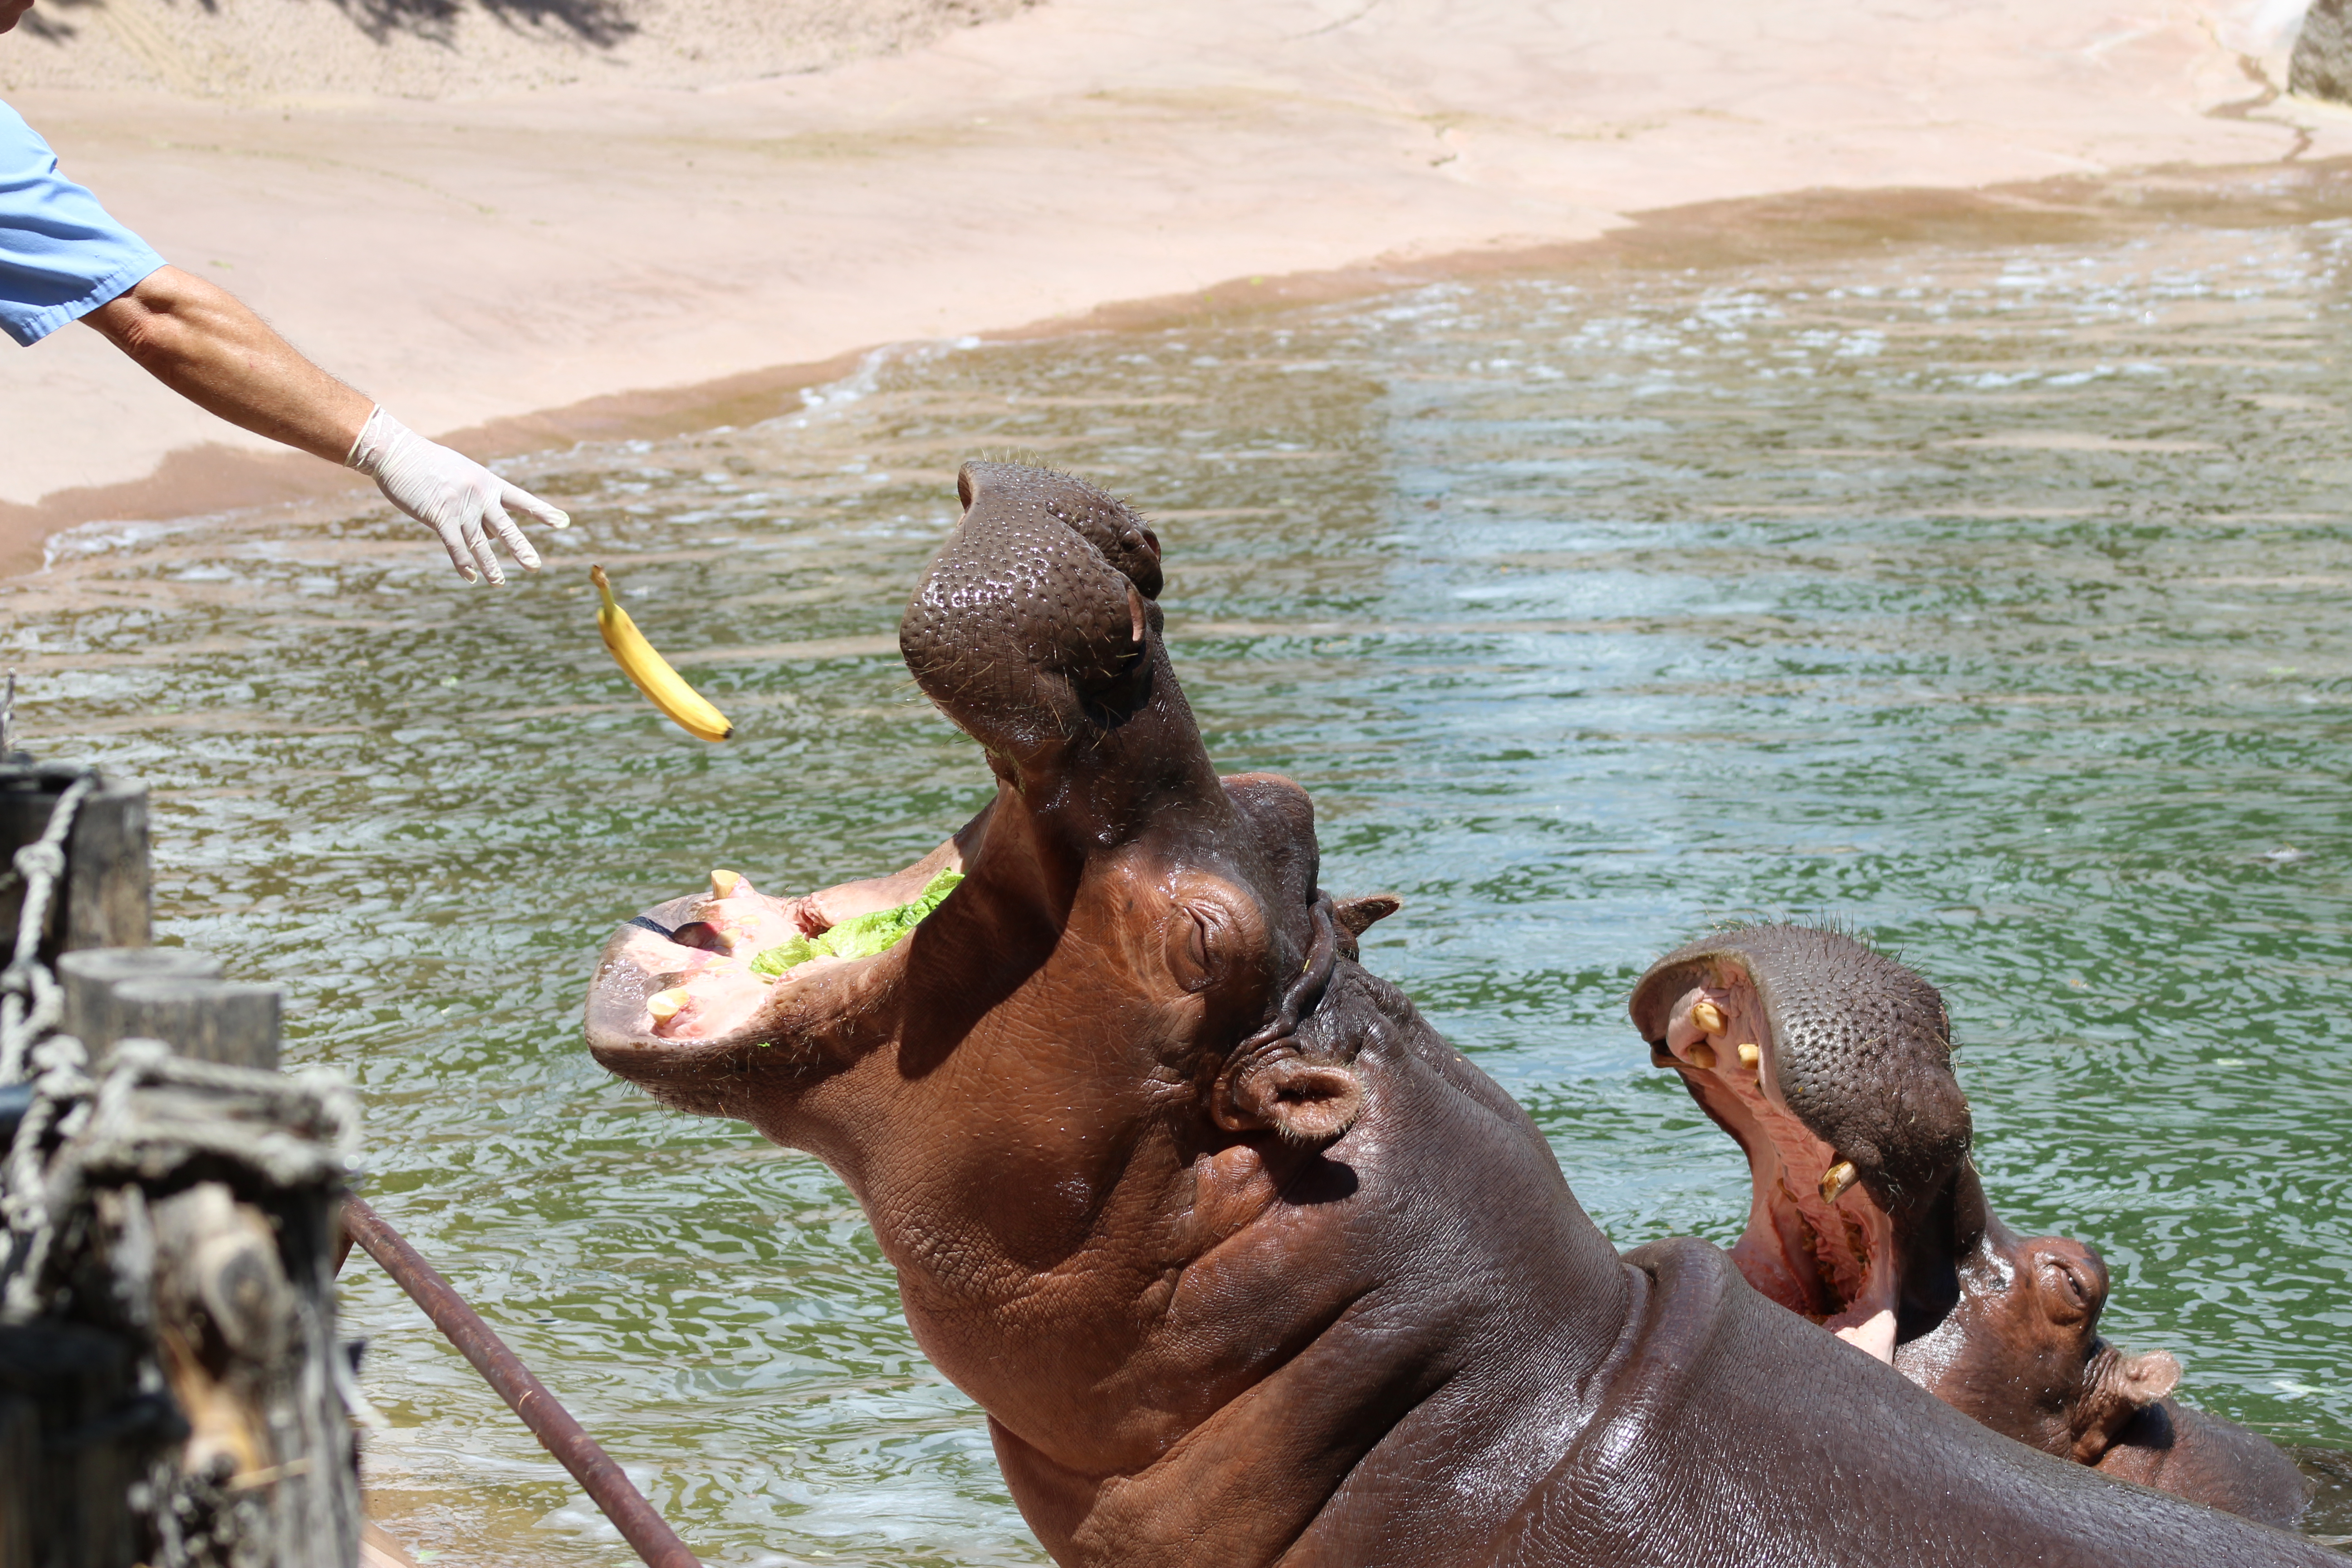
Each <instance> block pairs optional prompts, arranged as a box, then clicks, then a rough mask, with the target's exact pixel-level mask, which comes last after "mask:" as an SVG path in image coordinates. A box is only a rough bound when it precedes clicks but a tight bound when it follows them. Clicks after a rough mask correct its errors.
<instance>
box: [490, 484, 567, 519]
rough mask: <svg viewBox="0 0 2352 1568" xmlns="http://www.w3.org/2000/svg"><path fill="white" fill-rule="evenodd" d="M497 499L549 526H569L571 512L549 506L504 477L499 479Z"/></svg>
mask: <svg viewBox="0 0 2352 1568" xmlns="http://www.w3.org/2000/svg"><path fill="white" fill-rule="evenodd" d="M499 502H500V503H501V504H502V505H505V506H509V507H512V508H513V509H514V510H517V511H520V512H528V513H530V515H531V516H532V517H535V518H537V519H539V521H541V522H543V523H545V524H547V526H548V527H550V528H569V527H571V526H572V514H571V513H570V512H568V511H566V510H563V509H562V507H560V506H550V505H549V504H548V503H547V502H545V501H543V500H540V499H539V498H538V497H537V496H535V495H533V494H531V493H530V491H529V490H527V489H523V488H522V487H521V486H520V485H518V484H512V483H509V482H508V481H506V480H504V479H501V480H499Z"/></svg>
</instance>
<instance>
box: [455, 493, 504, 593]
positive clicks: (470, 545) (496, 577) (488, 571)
mask: <svg viewBox="0 0 2352 1568" xmlns="http://www.w3.org/2000/svg"><path fill="white" fill-rule="evenodd" d="M459 526H460V527H462V528H463V529H464V530H465V531H466V548H467V549H468V550H470V551H472V552H474V560H475V562H476V563H477V564H478V565H479V566H480V567H481V569H482V575H483V576H485V577H488V579H489V580H490V586H491V587H493V588H503V587H505V586H506V583H507V574H506V573H505V571H504V570H503V569H502V568H500V566H499V558H498V555H497V553H496V552H494V551H492V550H491V549H490V542H489V538H488V535H486V534H484V533H483V532H482V519H481V516H480V514H479V513H477V512H475V511H473V510H470V509H469V510H467V514H466V520H465V521H464V522H463V523H461V524H459Z"/></svg>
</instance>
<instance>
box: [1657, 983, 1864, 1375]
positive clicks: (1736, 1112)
mask: <svg viewBox="0 0 2352 1568" xmlns="http://www.w3.org/2000/svg"><path fill="white" fill-rule="evenodd" d="M1775 1047H1776V1042H1775V1040H1774V1037H1773V1031H1772V1025H1771V1020H1770V1019H1769V1017H1767V1016H1765V1010H1764V1008H1763V1007H1762V1005H1761V1004H1760V1003H1759V999H1758V998H1757V995H1756V993H1755V992H1754V991H1753V990H1750V989H1748V988H1746V987H1740V988H1738V989H1734V988H1732V987H1728V986H1709V985H1695V986H1692V987H1690V988H1689V989H1688V990H1686V991H1685V992H1684V993H1683V994H1681V995H1680V996H1678V997H1676V998H1675V1001H1674V1005H1673V1007H1672V1010H1671V1012H1670V1013H1669V1014H1668V1016H1667V1025H1666V1032H1665V1037H1664V1040H1663V1041H1661V1042H1658V1043H1655V1044H1654V1045H1653V1046H1652V1047H1651V1053H1652V1058H1653V1059H1654V1061H1656V1062H1657V1063H1658V1065H1659V1066H1661V1067H1671V1068H1676V1069H1678V1070H1679V1071H1681V1073H1682V1074H1683V1077H1684V1081H1685V1083H1686V1084H1687V1085H1688V1086H1689V1089H1690V1091H1691V1094H1692V1095H1693V1097H1694V1098H1696V1100H1698V1101H1699V1103H1700V1104H1701V1105H1702V1106H1704V1107H1705V1108H1706V1110H1707V1112H1708V1113H1709V1114H1710V1115H1712V1116H1713V1117H1714V1118H1715V1120H1716V1121H1717V1122H1719V1123H1721V1124H1722V1126H1723V1127H1724V1128H1725V1129H1726V1130H1727V1131H1729V1132H1730V1133H1731V1135H1732V1136H1733V1137H1734V1138H1736V1139H1738V1142H1739V1146H1740V1148H1741V1149H1742V1150H1743V1151H1745V1152H1746V1153H1747V1155H1748V1190H1749V1207H1748V1228H1747V1230H1746V1231H1745V1232H1744V1233H1743V1234H1742V1235H1741V1237H1740V1238H1739V1241H1738V1245H1737V1246H1735V1247H1733V1248H1732V1251H1731V1256H1732V1260H1733V1261H1734V1262H1735V1263H1736V1264H1738V1268H1739V1271H1740V1273H1741V1274H1743V1275H1745V1276H1746V1277H1747V1279H1748V1283H1749V1284H1751V1285H1753V1286H1754V1287H1755V1288H1756V1289H1758V1290H1759V1291H1760V1292H1762V1293H1763V1294H1764V1295H1765V1296H1767V1297H1769V1298H1770V1299H1771V1300H1775V1301H1778V1302H1779V1303H1780V1305H1781V1306H1784V1307H1786V1308H1788V1309H1789V1310H1791V1311H1794V1312H1800V1313H1802V1314H1803V1315H1804V1316H1806V1317H1808V1318H1811V1319H1812V1320H1813V1321H1815V1322H1817V1323H1819V1324H1821V1325H1822V1327H1823V1328H1825V1329H1828V1330H1830V1331H1832V1332H1833V1333H1835V1334H1836V1335H1837V1337H1838V1338H1840V1339H1842V1340H1843V1341H1845V1342H1847V1343H1849V1344H1852V1345H1854V1346H1857V1347H1858V1348H1860V1349H1862V1350H1864V1351H1866V1352H1869V1353H1870V1354H1871V1355H1874V1356H1875V1357H1877V1358H1878V1359H1879V1360H1880V1361H1883V1362H1888V1363H1892V1362H1893V1361H1894V1359H1895V1314H1896V1311H1897V1310H1898V1309H1899V1307H1900V1304H1901V1293H1902V1277H1901V1269H1900V1267H1899V1263H1898V1259H1897V1258H1896V1256H1895V1225H1894V1220H1893V1218H1892V1216H1890V1215H1888V1214H1887V1212H1886V1210H1885V1208H1884V1207H1883V1206H1881V1205H1880V1204H1879V1203H1878V1201H1877V1199H1876V1198H1875V1197H1874V1196H1873V1195H1872V1193H1871V1190H1870V1188H1869V1187H1868V1186H1866V1185H1864V1184H1863V1183H1862V1182H1861V1181H1860V1179H1859V1178H1858V1176H1857V1173H1856V1172H1855V1169H1854V1166H1853V1163H1852V1162H1851V1161H1849V1160H1847V1159H1845V1158H1844V1157H1843V1155H1841V1154H1840V1153H1839V1152H1838V1151H1837V1150H1836V1149H1834V1148H1832V1146H1831V1145H1830V1144H1829V1143H1828V1142H1826V1141H1825V1140H1823V1139H1822V1138H1820V1137H1818V1136H1816V1135H1815V1134H1814V1132H1813V1131H1812V1130H1811V1128H1809V1127H1807V1126H1806V1125H1805V1124H1804V1122H1803V1121H1800V1120H1799V1119H1798V1117H1797V1115H1796V1113H1795V1112H1794V1111H1792V1110H1790V1107H1789V1104H1788V1101H1787V1100H1786V1099H1785V1098H1784V1090H1783V1089H1782V1087H1781V1085H1780V1082H1779V1077H1778V1074H1777V1073H1776V1072H1775V1071H1774V1068H1775V1065H1776V1061H1777V1058H1778V1052H1777V1050H1776V1048H1775ZM1798 1092H1799V1093H1801V1092H1802V1089H1801V1088H1800V1089H1799V1090H1798Z"/></svg>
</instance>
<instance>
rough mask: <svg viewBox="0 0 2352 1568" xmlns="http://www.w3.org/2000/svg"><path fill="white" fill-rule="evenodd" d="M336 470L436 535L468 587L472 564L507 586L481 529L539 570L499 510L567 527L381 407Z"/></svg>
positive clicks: (525, 493)
mask: <svg viewBox="0 0 2352 1568" xmlns="http://www.w3.org/2000/svg"><path fill="white" fill-rule="evenodd" d="M343 463H344V466H345V467H347V468H357V469H358V470H359V471H360V472H361V473H363V474H365V475H367V476H368V477H369V478H370V479H373V480H374V481H375V482H376V488H377V489H381V490H382V491H383V494H384V499H385V500H389V501H390V502H392V504H393V505H394V506H396V507H398V508H399V509H400V510H403V511H404V512H406V513H407V514H408V515H409V516H411V517H413V518H415V519H416V521H419V522H421V523H423V524H425V527H427V528H429V529H431V530H432V531H434V532H436V533H437V534H439V535H440V536H441V542H442V543H443V544H444V545H446V546H447V547H448V551H449V562H450V564H452V565H454V566H455V567H457V575H459V576H460V577H463V578H464V579H465V580H466V581H467V582H468V583H470V582H472V581H473V580H474V568H475V567H476V566H477V565H479V566H480V568H481V573H482V575H483V576H486V577H488V579H489V580H490V581H491V582H492V583H497V584H503V583H504V582H505V581H506V580H507V575H506V574H505V573H504V572H501V571H500V570H499V558H498V557H497V556H496V555H495V554H493V553H492V552H491V550H490V540H489V535H488V532H486V531H484V525H485V524H486V523H487V524H488V528H489V529H491V530H494V531H496V532H497V534H498V537H499V539H501V540H503V541H505V542H506V547H507V549H508V551H509V552H510V553H511V554H512V555H513V556H514V558H515V559H516V560H517V561H519V562H520V563H522V564H523V565H525V566H527V567H529V568H530V570H532V571H534V572H536V571H538V570H539V552H538V551H536V550H533V549H532V548H531V547H530V540H528V539H525V538H524V537H523V536H522V530H521V529H520V528H518V527H516V526H515V521H514V519H513V518H511V517H509V516H508V515H507V510H506V509H507V508H509V507H512V508H514V509H515V510H517V511H522V512H528V513H530V515H531V516H532V517H535V518H537V519H538V520H539V521H541V522H543V523H546V524H547V525H549V526H550V527H551V528H564V527H568V526H569V525H570V524H571V521H572V519H571V517H570V516H569V515H568V514H567V513H565V512H564V511H563V510H562V509H561V508H559V507H551V506H550V505H548V504H547V503H546V502H545V501H543V500H540V499H539V498H538V497H537V496H535V495H532V494H531V493H530V491H529V490H526V489H523V488H522V487H521V486H520V485H510V484H509V483H507V481H506V480H504V479H500V478H499V477H498V475H496V474H494V473H492V472H490V470H489V469H488V468H484V467H482V465H481V464H479V463H478V462H476V461H474V459H473V458H468V457H467V456H466V455H465V454H464V453H462V452H453V451H451V450H450V449H449V448H448V447H441V446H436V445H435V444H434V443H433V442H430V441H428V440H426V439H425V437H422V436H419V435H418V434H417V433H416V432H415V431H414V430H411V429H410V428H409V427H408V426H405V425H403V424H402V423H401V422H400V421H399V420H397V419H394V417H393V416H391V415H389V414H386V413H385V412H384V411H383V405H382V404H378V405H376V408H375V412H373V414H370V415H369V416H368V420H367V423H366V424H365V425H363V426H361V427H360V437H359V439H358V440H356V441H354V442H352V450H351V455H350V456H349V457H347V458H344V459H343Z"/></svg>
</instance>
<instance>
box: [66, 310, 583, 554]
mask: <svg viewBox="0 0 2352 1568" xmlns="http://www.w3.org/2000/svg"><path fill="white" fill-rule="evenodd" d="M82 319H83V320H84V321H88V322H89V324H90V325H91V326H93V327H95V328H97V329H98V330H99V331H100V332H102V333H104V334H105V335H106V337H107V339H108V341H110V342H112V343H113V344H114V345H115V347H117V348H119V349H121V351H122V352H123V353H126V354H129V355H130V356H131V359H133V360H134V361H136V362H137V363H139V364H140V365H141V366H142V368H144V369H145V370H146V371H147V372H148V373H149V374H152V375H153V376H154V377H155V379H156V380H158V381H160V382H162V383H163V384H164V385H166V386H168V387H170V388H171V389H172V390H173V391H174V392H176V393H178V394H179V395H181V396H183V397H185V398H186V399H188V401H190V402H191V403H194V404H195V405H197V406H199V407H201V408H204V409H205V410H207V411H209V412H211V413H214V414H216V415H218V416H221V417H222V418H224V419H226V420H227V421H228V422H229V423H230V424H232V425H236V426H242V427H243V428H245V429H247V430H250V431H252V432H254V433H255V434H256V435H258V436H267V437H269V438H270V439H271V440H273V441H282V442H284V443H285V444H286V445H287V446H289V447H298V448H299V449H300V450H302V451H305V452H309V453H310V454H311V455H312V456H314V457H320V458H326V459H327V460H328V461H329V462H331V463H348V464H349V465H350V466H352V467H353V468H358V469H359V470H360V471H361V472H362V473H364V474H367V475H368V476H369V477H371V478H372V479H374V480H375V481H376V483H377V485H378V486H379V487H380V488H381V489H383V493H384V495H385V497H386V499H388V500H391V502H392V503H393V504H394V506H396V507H398V508H400V509H401V510H403V511H404V512H406V513H408V514H409V515H410V516H411V517H414V518H415V519H417V520H418V521H421V522H424V523H425V525H426V526H428V527H430V528H431V529H433V531H435V532H436V533H438V534H439V535H440V536H441V542H442V543H443V544H444V545H445V546H446V547H447V549H448V552H449V560H450V562H451V563H452V564H454V565H455V566H456V567H457V571H458V573H459V574H461V575H462V576H464V577H465V579H466V580H467V582H469V583H470V582H472V581H473V580H474V575H475V570H476V568H477V567H478V568H479V569H480V571H481V574H483V575H485V576H487V577H488V578H489V580H490V581H491V582H492V583H503V582H504V581H506V575H505V574H504V573H503V572H502V571H501V570H500V569H499V563H498V559H497V557H496V556H495V555H494V554H493V553H492V552H491V547H490V543H489V539H490V536H491V535H492V534H495V535H496V537H497V538H499V540H501V541H503V542H504V543H505V544H506V547H507V549H508V551H509V552H510V553H512V554H513V556H514V558H515V559H516V560H517V561H518V562H520V563H522V564H523V565H524V566H526V567H530V568H532V569H534V570H535V569H536V568H537V567H538V565H539V552H537V551H536V550H534V549H532V548H531V545H530V541H529V540H528V539H526V538H524V537H523V534H522V531H521V530H520V528H518V527H517V526H516V525H515V522H514V520H513V519H512V518H511V517H509V515H508V511H507V509H508V508H509V507H511V508H513V509H514V510H518V511H522V512H525V513H528V514H529V515H530V516H532V517H535V518H537V519H538V520H539V521H542V522H546V523H549V524H551V525H553V526H554V527H557V528H562V526H564V524H565V523H567V522H568V521H571V520H570V519H569V518H567V517H566V516H565V515H564V514H563V512H562V511H561V510H558V509H557V508H555V507H551V506H550V505H548V504H547V503H546V502H545V501H542V500H539V499H538V498H536V497H534V496H532V495H530V493H529V492H528V491H525V490H523V489H520V487H518V486H515V485H512V484H509V483H507V482H506V481H505V480H503V479H499V477H498V476H497V475H496V474H493V473H491V472H490V471H489V470H488V469H487V468H483V467H481V465H479V464H478V463H476V462H474V461H473V459H471V458H467V457H465V456H463V455H462V454H459V453H457V452H453V451H451V450H450V449H449V448H448V447H441V446H436V445H435V444H434V443H433V442H430V441H427V440H425V438H424V437H420V436H418V435H416V434H415V432H413V431H411V430H409V429H408V428H407V427H406V426H403V425H402V424H400V422H399V421H398V420H396V419H394V418H393V417H392V416H390V415H389V414H386V413H384V412H383V410H382V409H381V408H379V407H378V406H377V405H375V403H374V402H373V400H371V399H370V398H369V397H368V396H367V395H365V394H363V393H361V392H358V391H355V390H354V389H352V387H350V386H347V385H345V384H343V383H341V382H340V381H338V380H336V379H335V378H334V377H333V376H331V375H329V374H327V373H326V372H325V371H323V370H321V369H320V368H319V367H318V366H317V365H315V364H313V363H310V361H309V360H307V359H305V358H304V357H303V356H302V354H301V353H300V352H299V350H297V349H296V348H295V347H294V345H293V344H291V343H289V342H287V341H286V340H285V339H284V338H282V337H279V336H278V334H277V333H276V332H275V331H271V330H270V328H269V326H268V323H267V322H265V321H262V320H261V318H260V317H258V316H257V315H255V314H254V313H253V312H252V311H251V310H247V308H246V306H245V305H244V304H243V302H241V301H240V300H237V298H236V296H235V295H233V294H231V293H229V292H228V291H227V290H226V289H220V288H217V287H215V285H213V284H211V283H207V282H205V280H204V279H201V278H197V277H194V276H193V275H191V274H189V273H186V272H183V271H181V270H180V269H179V268H176V267H163V268H157V269H156V270H155V271H153V272H151V273H149V274H148V275H147V277H146V278H144V279H142V280H141V281H140V282H138V283H137V284H135V285H133V286H132V287H131V289H127V290H125V291H124V292H123V293H121V294H119V295H117V296H115V298H114V299H112V300H109V301H108V302H107V303H105V304H103V305H100V306H99V307H98V308H97V309H95V310H91V311H89V314H88V315H86V316H84V317H83V318H82Z"/></svg>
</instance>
